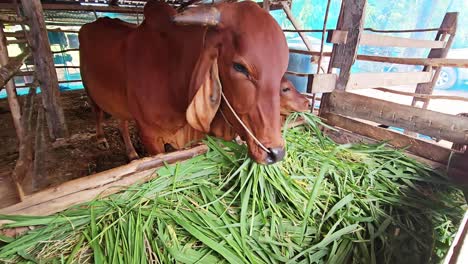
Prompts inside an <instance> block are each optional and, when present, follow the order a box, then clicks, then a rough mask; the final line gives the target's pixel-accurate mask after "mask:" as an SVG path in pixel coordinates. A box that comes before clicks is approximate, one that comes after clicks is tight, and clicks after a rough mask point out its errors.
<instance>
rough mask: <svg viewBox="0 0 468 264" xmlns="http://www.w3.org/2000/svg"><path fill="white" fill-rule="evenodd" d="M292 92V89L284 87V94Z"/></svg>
mask: <svg viewBox="0 0 468 264" xmlns="http://www.w3.org/2000/svg"><path fill="white" fill-rule="evenodd" d="M290 90H291V89H290V88H289V87H284V88H283V89H282V91H283V93H285V92H289V91H290Z"/></svg>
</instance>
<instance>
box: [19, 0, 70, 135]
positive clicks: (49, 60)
mask: <svg viewBox="0 0 468 264" xmlns="http://www.w3.org/2000/svg"><path fill="white" fill-rule="evenodd" d="M21 3H22V4H23V11H24V14H25V16H26V17H27V18H28V20H29V22H30V25H29V26H30V31H29V32H28V34H29V36H28V39H30V41H31V43H30V44H31V47H32V50H33V51H34V52H33V57H34V63H35V70H36V72H37V78H38V79H39V81H40V83H41V97H42V104H43V106H44V109H45V113H46V120H47V127H48V128H49V136H50V138H51V139H52V140H55V139H57V138H65V137H67V136H68V129H67V125H66V123H65V117H64V115H63V109H62V107H61V105H60V92H59V87H58V80H57V73H56V72H55V69H54V61H53V57H52V52H51V50H50V44H49V39H48V37H47V31H46V26H45V23H44V14H43V10H42V5H41V2H40V1H39V0H21Z"/></svg>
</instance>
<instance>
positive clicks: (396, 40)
mask: <svg viewBox="0 0 468 264" xmlns="http://www.w3.org/2000/svg"><path fill="white" fill-rule="evenodd" d="M445 44H446V42H445V41H438V40H424V39H410V38H402V37H392V36H384V35H379V34H366V33H364V34H362V36H361V40H360V41H359V45H369V46H379V47H406V48H429V49H442V48H444V47H445Z"/></svg>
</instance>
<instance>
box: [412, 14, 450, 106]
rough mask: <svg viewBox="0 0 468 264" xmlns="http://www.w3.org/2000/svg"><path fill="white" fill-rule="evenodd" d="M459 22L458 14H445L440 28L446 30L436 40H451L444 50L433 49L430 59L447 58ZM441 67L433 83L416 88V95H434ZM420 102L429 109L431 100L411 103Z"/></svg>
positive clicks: (417, 100) (413, 104) (419, 85)
mask: <svg viewBox="0 0 468 264" xmlns="http://www.w3.org/2000/svg"><path fill="white" fill-rule="evenodd" d="M457 21H458V13H456V12H449V13H446V14H445V17H444V20H443V21H442V24H441V26H440V28H441V29H446V30H439V31H438V32H437V35H436V37H435V40H439V41H440V40H442V41H443V40H445V39H446V37H447V35H449V38H448V40H447V44H446V45H445V47H444V48H443V49H431V51H430V52H429V55H428V58H446V57H447V54H448V51H449V49H450V48H451V47H452V43H453V40H454V38H455V34H456V32H457ZM428 70H429V66H425V67H424V69H423V71H428ZM440 70H441V67H438V68H436V69H435V72H434V76H433V78H432V82H431V83H422V84H418V85H417V86H416V91H415V92H416V93H418V94H432V91H433V90H434V86H435V84H436V82H437V78H439V75H440ZM418 102H423V106H422V107H423V108H424V109H425V108H427V107H428V106H429V99H424V98H418V97H415V98H413V102H412V103H411V105H412V106H416V104H417V103H418Z"/></svg>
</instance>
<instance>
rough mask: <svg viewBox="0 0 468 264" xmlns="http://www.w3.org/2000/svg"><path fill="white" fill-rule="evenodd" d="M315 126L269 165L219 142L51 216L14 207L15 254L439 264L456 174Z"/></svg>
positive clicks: (11, 251)
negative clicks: (18, 212) (17, 212)
mask: <svg viewBox="0 0 468 264" xmlns="http://www.w3.org/2000/svg"><path fill="white" fill-rule="evenodd" d="M298 116H302V117H303V118H305V119H306V120H307V121H308V122H307V124H306V125H303V126H300V127H296V128H293V129H288V130H285V132H284V136H285V138H286V141H287V151H288V152H287V157H286V158H285V160H284V161H283V162H281V163H279V164H276V165H272V166H262V165H258V164H256V163H254V162H253V161H251V160H250V159H249V158H248V157H247V150H246V147H245V146H240V145H237V144H235V143H233V142H224V141H220V140H215V139H212V138H207V140H206V144H207V145H208V146H209V147H210V151H209V152H208V153H207V154H205V155H202V156H198V157H195V158H192V159H190V160H187V161H185V162H181V163H178V164H175V165H168V166H165V167H163V168H161V169H159V170H157V171H156V172H155V173H158V175H159V177H157V178H156V179H154V180H152V181H151V182H148V183H145V184H142V185H139V186H132V187H130V188H128V189H127V190H126V191H124V192H121V193H119V194H116V195H112V196H110V197H108V198H105V199H99V200H94V201H91V202H89V203H85V204H83V205H80V206H75V207H73V208H70V209H68V210H66V211H64V212H62V213H60V214H56V215H52V216H46V217H29V216H5V215H1V216H0V220H12V221H13V222H12V223H10V224H8V225H6V226H4V227H3V228H11V227H20V226H35V228H34V229H32V230H30V231H28V232H27V233H26V234H24V235H22V236H20V237H18V238H15V239H12V238H7V237H0V246H1V248H0V262H2V261H3V262H5V263H18V262H23V263H87V262H91V263H93V262H94V263H207V264H212V263H236V264H238V263H440V262H441V261H442V260H443V257H444V255H445V254H446V252H447V250H448V248H449V246H450V243H451V241H452V239H453V237H454V235H455V232H456V230H457V226H458V223H459V221H460V220H461V218H462V215H463V212H464V206H465V205H464V199H463V196H462V194H461V192H459V191H458V190H456V189H455V188H453V187H452V186H450V184H449V183H448V182H447V180H446V178H445V177H444V176H443V175H441V174H439V173H437V172H433V171H431V170H430V168H428V167H426V166H425V165H423V164H420V163H418V162H416V161H414V160H412V159H410V158H408V157H406V156H405V155H404V154H403V152H402V151H399V150H393V149H389V148H387V147H385V146H384V144H376V145H338V144H336V143H334V142H333V141H332V140H331V139H329V138H328V137H326V136H325V135H323V134H322V133H321V132H320V130H319V129H318V124H319V123H320V121H319V120H318V119H317V118H316V117H314V116H312V115H309V114H295V115H293V116H292V117H291V118H293V119H294V118H297V117H298Z"/></svg>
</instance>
